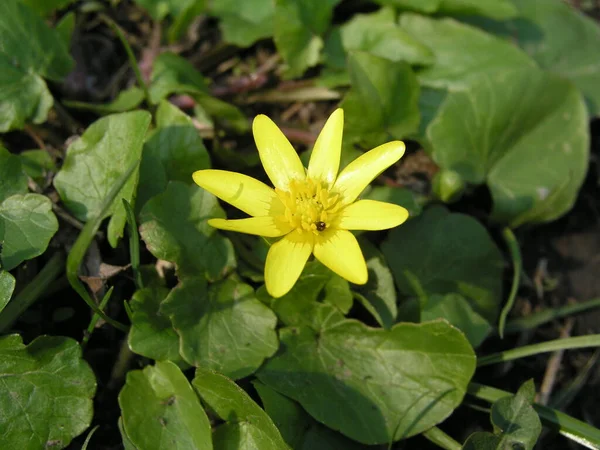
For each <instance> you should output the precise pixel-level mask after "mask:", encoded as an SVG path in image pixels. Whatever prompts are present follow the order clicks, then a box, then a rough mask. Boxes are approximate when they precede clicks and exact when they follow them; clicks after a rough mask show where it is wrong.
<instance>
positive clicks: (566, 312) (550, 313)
mask: <svg viewBox="0 0 600 450" xmlns="http://www.w3.org/2000/svg"><path fill="white" fill-rule="evenodd" d="M594 308H600V298H595V299H593V300H588V301H587V302H582V303H575V304H573V305H565V306H561V307H559V308H552V309H546V310H544V311H540V312H537V313H534V314H531V315H529V316H527V317H520V318H518V319H513V320H511V321H510V322H508V323H507V324H506V328H505V329H504V332H505V333H507V334H508V333H520V332H522V331H528V330H533V329H534V328H537V327H539V326H540V325H543V324H545V323H548V322H551V321H552V320H556V319H561V318H563V317H567V316H571V315H573V314H578V313H582V312H585V311H587V310H590V309H594Z"/></svg>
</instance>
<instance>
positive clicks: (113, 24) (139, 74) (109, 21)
mask: <svg viewBox="0 0 600 450" xmlns="http://www.w3.org/2000/svg"><path fill="white" fill-rule="evenodd" d="M100 18H101V19H102V20H103V21H104V22H105V23H106V24H107V25H108V26H109V27H110V28H111V29H112V30H113V31H114V32H115V34H116V35H117V37H118V38H119V40H120V41H121V44H123V47H124V48H125V52H126V53H127V58H128V59H129V63H130V64H131V68H132V69H133V73H134V74H135V78H136V80H137V82H138V84H139V86H140V88H141V89H142V91H144V98H145V99H146V102H147V103H148V104H149V105H150V104H151V103H150V91H149V90H148V85H147V84H146V81H145V80H144V77H143V76H142V71H141V70H140V66H139V64H138V62H137V59H136V58H135V55H134V54H133V50H132V49H131V46H130V45H129V42H127V38H126V37H125V34H124V33H123V30H121V27H119V25H117V24H116V22H115V21H114V20H112V19H111V18H110V17H108V16H106V15H104V14H100Z"/></svg>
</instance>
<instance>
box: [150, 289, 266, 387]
mask: <svg viewBox="0 0 600 450" xmlns="http://www.w3.org/2000/svg"><path fill="white" fill-rule="evenodd" d="M160 312H161V314H164V315H166V316H168V317H169V318H170V319H171V322H172V323H173V327H174V328H175V330H176V331H177V333H178V334H179V338H180V344H179V351H180V353H181V355H182V356H183V358H184V359H185V360H186V362H188V363H189V364H191V365H193V366H196V367H207V368H210V369H214V370H218V371H219V372H221V373H223V374H225V375H227V376H229V377H231V378H234V379H237V378H242V377H245V376H248V375H250V374H252V373H253V372H254V371H256V369H257V368H258V367H259V366H260V365H261V364H262V362H263V361H264V359H265V358H268V357H269V356H271V355H272V354H273V353H275V351H276V350H277V347H278V341H277V334H276V333H275V325H276V324H277V320H276V317H275V315H274V314H273V312H272V311H271V310H270V309H269V308H267V307H266V306H265V305H263V304H262V303H261V302H259V301H258V300H257V299H256V297H255V296H254V291H253V290H252V288H251V287H250V286H248V285H246V284H242V283H237V282H235V281H233V280H226V281H224V282H221V283H218V284H213V285H211V286H210V287H209V286H207V283H206V281H205V280H203V279H202V278H188V279H185V280H183V281H182V282H181V283H180V284H179V286H177V287H176V288H175V289H173V291H171V293H170V294H169V296H168V297H167V298H166V299H165V301H164V302H163V304H162V306H161V309H160Z"/></svg>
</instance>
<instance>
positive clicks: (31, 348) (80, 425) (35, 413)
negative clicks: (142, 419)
mask: <svg viewBox="0 0 600 450" xmlns="http://www.w3.org/2000/svg"><path fill="white" fill-rule="evenodd" d="M0 378H1V379H2V389H0V410H1V411H2V420H0V435H1V436H2V445H3V447H5V448H14V449H17V448H18V449H19V450H40V449H46V448H52V447H55V448H64V447H66V446H68V445H69V443H70V442H71V440H72V439H73V438H74V437H75V436H77V435H79V434H81V433H83V432H84V431H85V429H86V428H87V427H88V426H89V425H90V423H91V421H92V415H93V407H92V398H93V396H94V393H95V391H96V379H95V377H94V373H93V372H92V370H91V369H90V367H89V366H88V364H87V363H86V362H85V361H84V360H83V359H82V358H81V348H80V347H79V344H78V343H77V342H76V341H74V340H73V339H70V338H66V337H59V336H40V337H38V338H36V339H35V340H33V341H32V342H31V343H30V344H29V345H27V346H26V345H24V344H23V341H22V339H21V337H20V336H18V335H16V334H12V335H8V336H4V337H1V338H0Z"/></svg>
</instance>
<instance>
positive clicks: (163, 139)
mask: <svg viewBox="0 0 600 450" xmlns="http://www.w3.org/2000/svg"><path fill="white" fill-rule="evenodd" d="M210 167H211V165H210V158H209V156H208V152H207V151H206V148H205V147H204V143H203V142H202V138H201V137H200V136H199V135H198V131H197V130H196V128H195V127H194V125H193V123H192V120H191V119H190V118H189V116H187V115H186V114H184V113H183V112H181V110H179V108H177V107H175V106H173V105H172V104H171V103H169V102H167V101H162V102H161V103H160V104H159V107H158V109H157V111H156V130H154V131H153V132H152V134H151V135H150V136H149V137H148V139H147V140H146V143H145V144H144V150H143V153H142V163H141V165H140V180H139V184H138V193H137V197H136V204H137V207H138V210H141V208H142V207H143V206H144V204H145V203H146V201H148V200H149V199H150V198H152V197H153V196H155V195H157V194H160V193H162V192H164V190H165V189H166V188H167V184H168V182H169V181H182V182H184V183H186V184H192V183H193V182H194V181H193V180H192V173H194V172H195V171H196V170H201V169H210Z"/></svg>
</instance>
